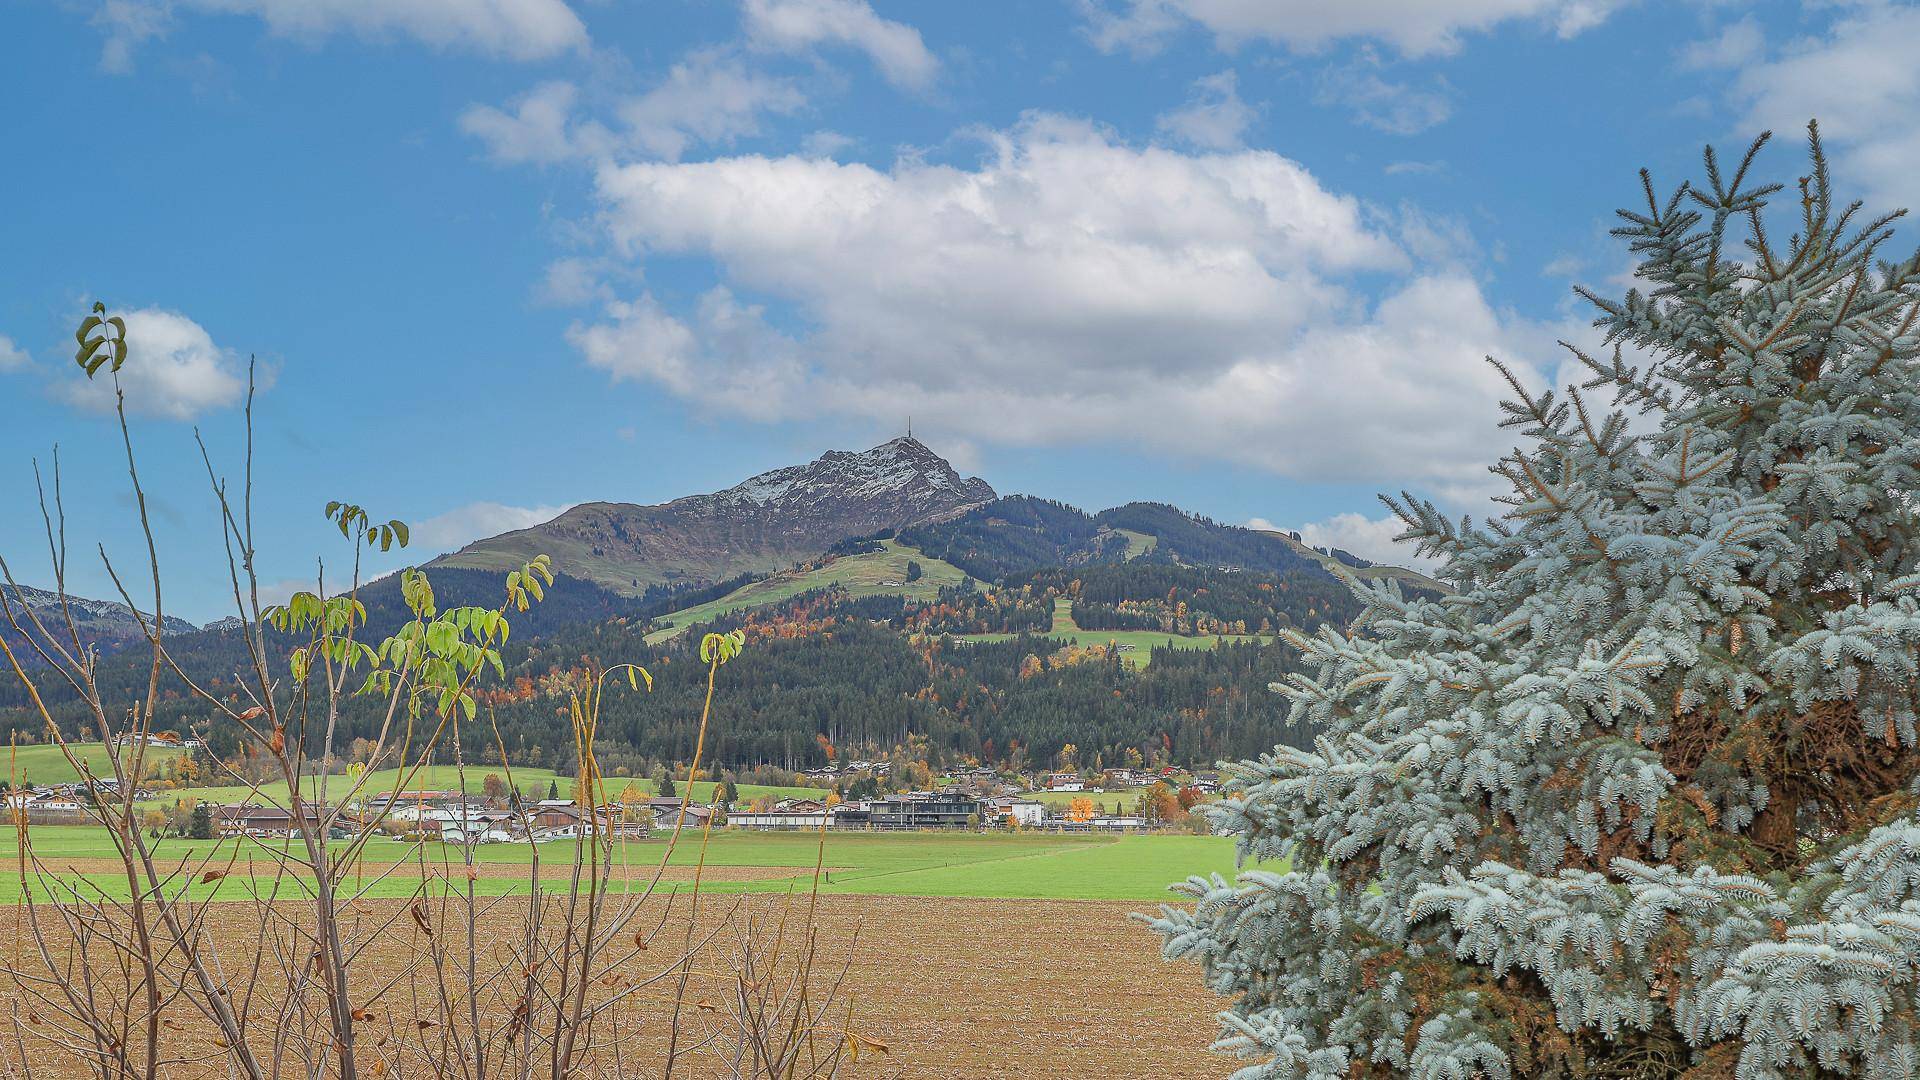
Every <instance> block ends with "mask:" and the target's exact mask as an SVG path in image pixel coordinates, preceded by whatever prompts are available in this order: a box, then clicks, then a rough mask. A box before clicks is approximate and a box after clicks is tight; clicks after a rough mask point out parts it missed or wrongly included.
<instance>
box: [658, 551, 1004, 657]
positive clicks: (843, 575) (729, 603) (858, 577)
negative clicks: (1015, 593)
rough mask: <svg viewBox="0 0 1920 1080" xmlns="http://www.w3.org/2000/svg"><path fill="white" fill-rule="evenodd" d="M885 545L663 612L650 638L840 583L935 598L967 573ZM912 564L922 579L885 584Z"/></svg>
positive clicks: (860, 591) (868, 592)
mask: <svg viewBox="0 0 1920 1080" xmlns="http://www.w3.org/2000/svg"><path fill="white" fill-rule="evenodd" d="M881 544H882V545H884V547H885V550H884V551H875V552H871V553H869V554H866V555H849V556H845V557H843V558H839V559H835V560H833V561H832V562H830V563H828V564H827V565H825V566H822V567H820V568H818V569H815V570H809V571H807V572H806V573H803V574H796V573H792V572H786V573H779V574H775V575H773V576H772V577H769V578H763V579H761V580H759V581H756V582H753V583H752V584H750V585H742V586H741V587H740V588H738V589H735V590H734V591H732V592H730V593H728V594H727V595H725V596H723V597H721V598H720V599H718V600H709V601H707V602H706V603H704V604H698V605H695V606H694V607H690V608H684V609H682V610H680V611H676V612H673V613H672V614H670V615H663V616H661V617H660V618H658V619H655V620H654V623H655V624H656V625H658V626H660V627H661V628H660V629H657V630H655V631H653V632H652V633H650V634H648V635H647V641H649V642H656V641H663V640H665V639H667V638H670V637H673V636H674V635H676V634H679V633H680V632H682V631H684V630H685V629H686V628H687V627H689V626H693V625H695V624H697V623H703V622H709V621H711V620H713V619H715V618H718V617H719V616H721V615H726V614H730V613H732V612H735V611H739V610H741V609H743V608H750V607H759V606H761V605H763V604H777V603H779V602H780V601H782V600H787V599H790V598H792V597H795V596H798V595H800V594H801V593H803V592H807V591H809V590H812V589H824V588H827V587H829V586H833V585H839V586H843V587H845V588H846V590H847V591H848V592H849V593H851V594H852V595H854V596H874V595H877V594H879V593H897V594H899V595H902V596H906V597H909V598H911V599H914V600H932V599H934V598H935V597H936V596H938V595H939V593H940V588H941V586H944V585H958V584H960V582H961V580H962V579H964V578H965V577H966V576H967V575H966V574H965V573H964V572H963V571H962V570H961V569H960V568H959V567H957V566H954V565H953V564H952V563H947V562H942V561H941V560H939V559H930V558H928V557H926V556H925V555H922V554H921V553H920V552H919V550H918V549H916V548H911V547H908V546H906V545H904V544H899V543H896V542H894V541H892V540H883V541H881ZM908 562H917V563H919V564H920V574H921V576H920V580H918V581H915V582H913V583H912V584H908V585H882V584H881V582H883V581H900V582H904V581H906V579H907V563H908Z"/></svg>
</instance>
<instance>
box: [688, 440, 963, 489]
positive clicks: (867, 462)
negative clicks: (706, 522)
mask: <svg viewBox="0 0 1920 1080" xmlns="http://www.w3.org/2000/svg"><path fill="white" fill-rule="evenodd" d="M916 486H919V487H922V488H924V489H925V490H926V491H927V492H928V493H936V492H949V491H957V492H961V493H962V494H963V495H971V496H975V497H979V496H982V494H983V493H984V498H982V499H981V501H984V500H985V499H991V498H992V497H993V494H992V489H991V488H988V487H987V485H986V482H985V481H983V480H981V479H979V478H978V477H972V478H965V479H963V478H962V477H961V476H960V474H959V473H957V472H955V471H954V469H953V466H951V465H949V464H947V462H946V460H945V459H944V458H942V457H940V455H938V454H935V453H934V452H933V451H932V450H929V449H927V447H926V446H925V445H924V444H923V443H921V442H920V441H919V440H918V439H915V438H912V437H911V436H904V435H903V436H901V437H900V438H897V439H893V440H891V441H888V442H884V443H881V444H880V445H879V446H876V447H874V448H873V449H871V450H867V451H864V452H854V451H851V450H829V451H827V452H826V453H824V454H822V455H820V457H818V458H816V459H814V460H813V461H811V462H809V463H807V464H805V465H788V466H785V467H784V468H779V469H773V470H770V471H768V472H764V473H761V474H760V475H758V476H753V477H749V478H747V479H746V480H743V481H741V482H740V483H738V484H735V485H734V486H733V487H730V488H727V489H726V490H725V491H719V492H715V493H714V494H713V495H711V496H706V497H707V498H714V499H721V500H725V501H728V502H750V503H754V504H756V505H759V506H768V505H771V504H773V503H776V502H784V501H793V500H796V499H798V500H802V501H804V500H805V499H807V498H808V497H819V496H821V495H824V494H832V495H834V496H836V497H840V498H855V499H874V498H882V497H885V496H888V495H893V494H897V493H900V492H905V491H910V490H912V489H914V488H915V487H916ZM693 497H694V498H701V496H693Z"/></svg>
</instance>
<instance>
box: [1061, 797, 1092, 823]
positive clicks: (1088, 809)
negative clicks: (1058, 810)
mask: <svg viewBox="0 0 1920 1080" xmlns="http://www.w3.org/2000/svg"><path fill="white" fill-rule="evenodd" d="M1067 820H1068V821H1092V820H1093V800H1092V799H1089V798H1086V797H1084V796H1082V797H1081V798H1077V799H1075V800H1073V801H1072V802H1070V803H1068V804H1067Z"/></svg>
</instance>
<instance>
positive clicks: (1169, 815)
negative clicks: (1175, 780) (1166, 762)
mask: <svg viewBox="0 0 1920 1080" xmlns="http://www.w3.org/2000/svg"><path fill="white" fill-rule="evenodd" d="M1140 816H1141V817H1144V818H1146V819H1147V820H1149V821H1179V820H1180V819H1181V818H1184V817H1186V816H1187V808H1186V807H1185V806H1182V805H1181V804H1180V797H1179V796H1178V795H1176V794H1174V791H1173V789H1172V788H1170V787H1168V786H1167V785H1165V784H1163V783H1161V782H1159V781H1157V780H1156V781H1155V782H1154V784H1153V786H1152V787H1150V788H1148V789H1147V790H1146V792H1145V793H1144V794H1142V795H1141V796H1140Z"/></svg>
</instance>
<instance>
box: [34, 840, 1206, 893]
mask: <svg viewBox="0 0 1920 1080" xmlns="http://www.w3.org/2000/svg"><path fill="white" fill-rule="evenodd" d="M29 835H30V837H31V839H32V843H33V847H34V850H35V852H36V853H37V854H38V855H39V857H40V859H41V860H42V861H43V863H44V864H45V865H47V866H48V867H49V868H51V869H54V870H55V871H56V872H57V873H58V876H59V877H60V879H61V880H62V881H73V882H80V883H81V887H82V888H86V889H98V890H101V891H103V892H105V893H107V894H109V895H124V894H125V891H126V886H125V883H124V881H122V880H118V879H117V878H116V877H115V875H114V874H113V873H111V872H110V871H108V870H107V869H105V868H103V867H102V866H101V865H99V864H97V863H95V862H93V860H105V859H112V858H113V857H114V856H113V849H112V846H111V843H110V838H109V837H108V835H107V834H106V833H105V832H104V831H102V830H100V829H98V828H95V827H92V826H78V825H75V826H37V827H34V828H33V829H32V830H31V832H30V834H29ZM699 839H700V838H699V834H698V833H697V832H693V831H688V832H687V833H684V834H683V835H682V837H681V842H680V845H679V847H678V849H677V850H675V852H674V854H673V858H672V859H671V861H670V863H669V865H670V866H674V867H679V868H687V867H691V866H692V865H693V864H694V862H695V861H696V860H697V859H698V858H699V857H700V850H699V849H700V844H699ZM823 839H824V841H825V844H826V847H825V851H824V865H825V866H827V867H828V868H830V873H829V874H828V875H827V877H826V880H823V881H822V883H821V892H822V893H824V894H830V895H832V894H869V895H870V894H878V895H887V896H925V897H1006V898H1028V899H1062V900H1141V901H1151V900H1159V899H1163V898H1167V897H1168V895H1169V894H1168V893H1167V886H1168V885H1169V884H1171V883H1173V882H1176V881H1183V880H1185V879H1186V878H1187V877H1188V876H1190V875H1193V874H1208V873H1221V874H1225V875H1228V876H1231V875H1232V873H1233V869H1234V857H1233V845H1232V842H1231V841H1229V840H1227V839H1225V838H1222V837H1212V836H1158V835H1150V836H1082V835H1060V834H1043V833H1031V832H1029V833H1000V834H975V833H898V834H870V833H835V832H829V833H827V834H826V835H825V836H824V838H823V837H822V836H821V835H820V834H818V833H811V832H806V833H801V832H796V833H760V832H741V831H733V830H725V829H722V830H717V831H716V832H715V833H714V834H713V837H712V841H711V844H710V847H709V849H708V851H707V853H706V865H707V866H708V867H710V868H714V877H715V879H716V880H709V881H708V882H706V883H705V885H704V886H703V888H704V889H706V890H708V891H712V892H718V893H735V892H743V891H753V892H765V891H775V892H781V891H787V890H791V889H805V888H808V887H809V886H810V885H811V883H812V879H813V870H814V865H815V862H816V860H819V859H821V858H822V851H821V848H820V846H819V845H820V843H821V842H822V840H823ZM15 844H16V837H15V835H14V832H13V830H12V829H11V828H10V827H9V828H5V829H0V845H4V848H3V849H0V850H4V852H5V853H6V854H5V855H4V856H0V903H17V902H19V900H20V897H21V885H20V880H19V875H18V872H17V868H18V865H19V864H18V861H17V860H16V859H15V857H14V856H13V852H14V851H15V850H16V848H15ZM474 850H475V856H476V861H477V862H478V863H480V864H481V865H482V867H483V868H484V869H487V870H488V873H486V874H484V875H483V876H481V877H480V878H479V880H478V882H477V883H476V888H477V889H478V890H480V891H482V892H486V893H490V894H498V893H504V892H512V891H520V890H523V889H524V888H525V884H524V882H523V881H520V880H517V879H515V878H514V877H511V876H505V875H503V874H501V873H498V872H495V871H493V870H492V869H491V868H493V867H502V868H510V867H514V866H525V865H527V864H528V863H529V862H530V860H531V859H532V858H533V855H534V853H535V850H536V849H535V848H533V847H532V846H529V845H525V844H494V845H487V846H483V847H479V848H476V849H474ZM537 850H538V852H539V855H540V858H541V862H542V864H543V866H544V867H545V868H546V871H547V873H548V875H549V880H554V881H558V880H559V879H560V877H561V876H562V875H561V874H560V872H559V871H560V870H561V869H563V868H564V867H565V865H566V863H567V861H568V860H569V858H570V857H571V851H572V848H571V846H570V845H568V844H565V843H555V844H547V845H542V846H540V847H539V848H538V849H537ZM665 850H666V843H665V840H664V838H656V839H654V840H647V841H626V842H622V843H621V844H619V845H618V847H617V854H616V858H617V859H619V860H620V862H621V863H622V864H623V865H626V866H629V867H632V868H636V869H637V868H644V867H651V866H653V865H655V864H657V862H658V861H659V859H660V856H661V854H662V853H663V852H664V851H665ZM156 856H157V858H158V859H159V860H160V861H161V862H162V863H163V864H164V865H167V866H174V865H180V864H184V865H186V866H187V867H188V871H187V872H188V874H190V875H194V876H197V874H198V871H199V867H200V866H201V863H200V860H202V859H206V858H209V857H211V858H212V859H213V863H212V865H217V866H223V867H224V866H226V865H228V860H229V858H234V859H235V861H234V862H233V863H232V864H231V865H232V867H233V869H232V870H231V872H230V874H229V876H228V877H227V878H225V879H223V880H220V881H217V882H215V883H213V884H211V885H205V886H202V885H198V884H196V885H195V886H194V888H195V890H196V893H197V894H198V895H202V896H211V897H213V898H216V899H217V898H219V897H221V896H228V897H232V898H235V899H240V898H244V896H245V895H246V894H247V890H249V889H251V888H256V887H264V886H265V884H266V883H267V878H266V868H267V866H268V865H269V864H270V856H268V854H267V853H266V852H264V851H262V850H261V849H260V847H259V846H258V843H257V842H255V841H250V840H221V841H207V840H183V839H167V840H162V841H159V842H158V848H157V851H156ZM403 859H405V860H410V861H414V862H418V861H420V860H424V861H425V863H426V865H427V867H428V873H429V875H432V874H434V873H436V872H437V873H438V874H439V875H440V876H444V877H445V878H447V879H449V880H454V881H459V882H462V883H464V880H465V871H464V866H463V863H462V862H461V850H460V849H459V848H457V847H452V846H449V845H445V844H440V843H437V842H429V843H423V844H409V843H404V842H402V841H397V840H388V839H380V840H377V841H375V842H374V843H373V844H372V845H371V846H370V847H369V848H368V850H367V855H366V859H365V874H366V877H367V879H369V880H372V879H374V878H376V877H378V876H379V873H378V872H379V871H380V870H381V869H383V868H385V867H388V866H390V865H392V864H393V863H394V862H396V861H398V860H403ZM249 863H251V865H252V867H253V870H252V873H253V874H254V875H255V876H254V877H252V878H249V877H248V869H247V868H248V866H249ZM63 868H65V869H63ZM730 868H770V869H771V870H772V872H771V873H765V874H762V875H760V876H757V877H754V878H752V879H749V880H742V879H740V878H739V877H738V876H735V877H734V878H732V879H731V880H729V879H728V877H727V874H728V870H729V869H730ZM781 871H791V872H790V873H782V872H781ZM678 876H679V878H680V880H677V881H671V882H668V883H663V887H665V888H676V887H677V888H685V887H686V882H685V880H684V878H685V870H684V869H682V870H681V872H680V874H679V875H678ZM420 877H421V874H420V873H419V872H418V871H411V872H409V873H407V874H394V875H392V876H390V877H388V878H387V879H385V880H381V881H379V882H378V883H377V884H376V885H375V886H374V888H373V890H372V891H371V892H370V893H369V895H372V896H404V895H408V894H410V893H411V892H412V891H413V890H414V889H415V888H417V887H418V882H419V880H420ZM283 888H284V887H283ZM292 895H298V893H297V892H296V893H293V894H292Z"/></svg>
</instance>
